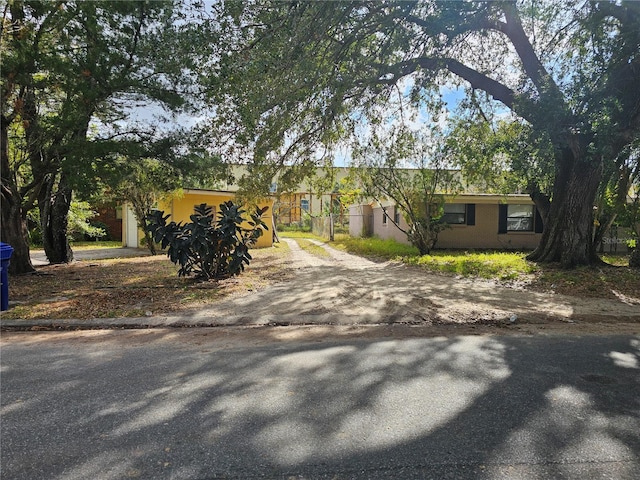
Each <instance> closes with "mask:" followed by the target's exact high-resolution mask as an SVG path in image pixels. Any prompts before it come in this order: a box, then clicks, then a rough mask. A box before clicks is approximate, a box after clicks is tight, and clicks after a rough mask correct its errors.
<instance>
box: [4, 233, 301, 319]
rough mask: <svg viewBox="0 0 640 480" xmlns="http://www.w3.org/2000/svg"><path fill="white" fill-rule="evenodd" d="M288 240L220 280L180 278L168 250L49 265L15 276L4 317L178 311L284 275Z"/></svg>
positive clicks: (286, 273) (78, 316)
mask: <svg viewBox="0 0 640 480" xmlns="http://www.w3.org/2000/svg"><path fill="white" fill-rule="evenodd" d="M288 254H289V247H288V245H286V244H284V243H282V244H276V245H275V246H274V247H271V248H264V249H253V250H251V256H252V257H253V261H252V262H251V264H250V265H249V266H248V267H247V268H246V269H245V271H244V273H243V274H241V275H240V276H237V277H233V278H230V279H227V280H223V281H220V282H216V281H211V282H196V281H194V280H193V279H192V278H184V277H178V275H177V271H178V267H176V266H175V265H173V264H172V263H171V262H170V261H169V259H168V258H167V256H166V255H162V254H160V255H156V256H153V257H152V256H148V255H145V256H140V257H130V258H117V259H108V260H91V261H82V262H74V263H71V264H68V265H46V266H43V267H38V268H37V274H34V275H17V276H12V277H11V279H10V282H9V298H10V300H11V308H9V310H7V311H5V312H2V317H3V318H6V319H40V318H41V319H53V320H55V319H79V320H82V319H90V318H114V317H139V316H144V315H146V314H147V312H151V314H152V315H163V314H170V313H174V314H180V313H184V312H188V311H193V310H194V309H197V308H202V307H207V306H209V305H211V304H213V303H215V302H216V301H219V300H220V299H221V298H224V297H227V296H229V295H234V294H239V293H244V292H246V291H249V290H256V289H260V288H264V287H265V286H267V285H270V284H272V283H275V282H278V281H280V280H284V279H286V278H287V277H288V276H289V275H291V273H290V272H289V265H288V261H287V259H288V256H289V255H288Z"/></svg>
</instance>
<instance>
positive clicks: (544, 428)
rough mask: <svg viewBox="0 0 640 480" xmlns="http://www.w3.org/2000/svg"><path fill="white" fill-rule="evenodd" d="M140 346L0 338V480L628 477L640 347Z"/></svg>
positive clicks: (105, 340) (599, 340) (189, 342)
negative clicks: (0, 365)
mask: <svg viewBox="0 0 640 480" xmlns="http://www.w3.org/2000/svg"><path fill="white" fill-rule="evenodd" d="M74 335H77V337H74ZM140 335H142V334H141V333H139V332H133V331H131V332H107V331H102V332H84V333H77V334H70V333H64V334H62V333H55V332H45V333H40V334H37V335H36V334H34V333H7V334H3V336H2V382H1V394H2V395H1V401H2V411H1V413H2V425H1V428H2V430H1V434H2V436H1V438H2V452H1V455H2V456H1V461H2V462H1V465H2V475H1V476H2V478H3V479H4V480H18V479H29V480H36V479H60V480H62V479H68V480H71V479H78V480H80V479H83V480H84V479H123V478H141V479H214V478H242V479H244V478H287V479H288V478H296V479H300V478H303V479H304V478H323V479H324V478H326V479H351V478H371V479H383V478H398V479H410V478H434V479H442V478H452V479H453V478H455V479H464V478H480V479H498V478H509V479H514V478H516V479H517V478H522V479H529V478H531V479H534V478H535V479H537V478H540V479H542V478H545V479H546V478H554V479H559V478H568V479H573V478H575V479H585V478H589V479H597V478H612V479H637V478H640V337H633V336H631V337H621V336H618V337H595V336H594V337H589V336H585V337H553V336H550V337H544V336H536V337H489V336H476V337H473V336H466V337H451V338H431V339H427V338H418V339H379V340H343V341H331V342H314V343H291V342H280V343H274V344H266V345H265V344H261V345H251V344H247V345H241V344H238V343H234V344H225V343H224V335H223V334H222V333H220V330H216V329H202V330H200V331H198V333H194V332H193V331H192V332H189V334H187V333H184V334H181V333H179V332H178V333H175V332H171V333H169V332H168V333H167V334H166V337H163V334H161V333H160V332H155V333H153V335H154V337H153V338H154V339H153V341H138V340H136V339H138V338H140ZM181 335H184V336H185V337H184V338H183V337H182V336H181ZM187 335H188V338H187ZM30 336H31V337H30ZM34 338H37V341H36V340H33V339H34Z"/></svg>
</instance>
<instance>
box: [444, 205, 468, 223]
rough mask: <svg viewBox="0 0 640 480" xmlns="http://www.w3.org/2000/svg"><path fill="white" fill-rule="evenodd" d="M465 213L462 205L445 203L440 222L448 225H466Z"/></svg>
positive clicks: (464, 207)
mask: <svg viewBox="0 0 640 480" xmlns="http://www.w3.org/2000/svg"><path fill="white" fill-rule="evenodd" d="M466 212H467V210H466V205H465V204H464V203H445V204H444V214H443V215H442V222H443V223H448V224H449V225H465V224H466V223H467V218H466Z"/></svg>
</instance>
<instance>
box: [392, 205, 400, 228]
mask: <svg viewBox="0 0 640 480" xmlns="http://www.w3.org/2000/svg"><path fill="white" fill-rule="evenodd" d="M393 212H394V213H393V221H394V223H395V224H396V225H400V210H399V209H398V207H395V208H394V209H393Z"/></svg>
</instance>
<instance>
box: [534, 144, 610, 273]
mask: <svg viewBox="0 0 640 480" xmlns="http://www.w3.org/2000/svg"><path fill="white" fill-rule="evenodd" d="M562 155H563V157H562V158H561V159H560V160H561V161H559V162H558V163H557V165H558V166H557V172H556V178H555V182H554V190H553V197H552V200H551V204H550V206H549V212H548V215H547V216H546V217H547V218H546V222H545V225H544V232H543V234H542V239H541V240H540V244H539V245H538V248H536V250H535V251H534V252H532V253H531V255H529V257H528V259H529V260H532V261H535V262H540V263H551V262H559V263H560V264H561V265H562V266H563V267H566V268H571V267H574V266H577V265H592V264H594V263H597V262H599V258H598V256H597V254H596V246H595V245H594V242H593V220H594V217H593V205H594V201H595V198H596V194H597V190H598V185H599V184H600V180H601V177H602V164H601V162H600V161H596V160H595V159H591V161H589V160H586V159H578V160H574V157H573V153H572V151H571V150H570V149H569V148H566V149H565V150H564V151H563V152H562Z"/></svg>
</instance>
